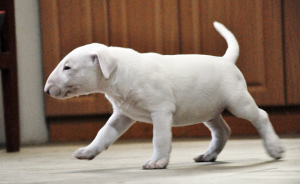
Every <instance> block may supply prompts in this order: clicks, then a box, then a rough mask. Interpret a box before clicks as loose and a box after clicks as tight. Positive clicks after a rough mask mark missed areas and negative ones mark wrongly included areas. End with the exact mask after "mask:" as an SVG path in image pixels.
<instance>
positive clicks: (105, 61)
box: [93, 47, 118, 79]
mask: <svg viewBox="0 0 300 184" xmlns="http://www.w3.org/2000/svg"><path fill="white" fill-rule="evenodd" d="M93 57H94V59H95V60H98V62H99V64H100V68H101V71H102V73H103V75H104V77H105V78H106V79H108V78H109V76H110V74H111V73H112V72H113V71H114V69H115V68H116V67H117V65H118V59H117V58H116V57H115V56H113V55H112V54H111V53H110V52H109V50H108V48H105V47H102V48H98V49H96V50H95V52H94V53H93Z"/></svg>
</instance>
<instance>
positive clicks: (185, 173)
mask: <svg viewBox="0 0 300 184" xmlns="http://www.w3.org/2000/svg"><path fill="white" fill-rule="evenodd" d="M282 142H283V144H284V146H285V147H286V150H287V152H286V155H285V158H284V159H282V160H279V161H276V160H273V159H272V158H270V157H268V156H267V155H266V153H265V151H264V148H263V147H262V142H261V140H260V139H246V140H245V139H240V140H238V139H231V140H229V142H228V143H227V145H226V147H225V149H224V150H223V152H222V153H221V154H220V156H219V157H218V160H217V162H213V163H194V162H193V159H192V158H193V157H194V156H196V155H197V154H200V153H202V152H204V151H205V150H206V148H207V147H208V144H209V141H208V140H203V139H199V140H183V141H179V140H175V141H173V149H172V154H171V161H170V164H169V166H168V168H167V169H165V170H142V169H141V168H142V164H143V163H144V162H145V161H146V160H147V159H148V158H149V157H150V156H151V153H152V145H151V143H150V141H149V142H143V143H139V142H121V143H120V142H119V143H116V144H114V145H112V146H111V147H110V148H109V149H108V150H107V151H105V152H103V153H102V154H101V155H99V156H98V157H96V158H95V159H94V160H92V161H82V160H76V159H74V158H72V156H71V155H72V152H73V151H74V150H76V149H77V148H78V147H81V146H83V145H46V146H45V145H44V146H38V147H23V148H22V149H21V152H20V153H11V154H8V153H6V152H5V150H4V149H2V150H1V152H0V183H13V184H17V183H30V184H32V183H110V184H113V183H136V184H147V183H152V184H155V183H158V184H160V183H164V184H165V183H170V184H177V183H184V184H194V183H195V184H196V183H203V184H207V183H213V184H215V183H222V184H227V183H231V184H235V183H238V184H245V183H255V184H260V183H262V184H265V183H270V184H276V183H280V184H299V183H300V139H299V138H290V139H288V138H285V139H282Z"/></svg>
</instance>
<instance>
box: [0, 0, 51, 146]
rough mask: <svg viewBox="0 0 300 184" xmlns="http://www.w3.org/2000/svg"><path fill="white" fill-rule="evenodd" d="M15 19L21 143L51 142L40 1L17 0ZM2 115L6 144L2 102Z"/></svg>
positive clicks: (0, 124)
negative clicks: (46, 114)
mask: <svg viewBox="0 0 300 184" xmlns="http://www.w3.org/2000/svg"><path fill="white" fill-rule="evenodd" d="M15 19H16V39H17V59H18V80H19V108H20V129H21V132H20V133H21V143H22V144H35V143H42V142H46V141H47V140H48V131H47V127H46V122H45V116H44V102H43V80H42V56H41V36H40V23H39V1H38V0H26V1H24V0H15ZM1 90H2V89H1ZM1 99H2V98H1ZM0 114H1V115H0V143H4V142H5V138H4V130H3V129H4V125H3V124H4V122H3V107H2V100H1V101H0Z"/></svg>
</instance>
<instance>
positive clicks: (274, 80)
mask: <svg viewBox="0 0 300 184" xmlns="http://www.w3.org/2000/svg"><path fill="white" fill-rule="evenodd" d="M179 2H180V18H181V19H180V22H181V27H180V29H181V48H182V53H201V54H209V55H217V56H222V55H223V54H224V53H225V51H226V48H227V45H226V42H225V40H224V39H223V38H222V37H221V36H220V35H219V33H217V32H216V31H215V30H214V27H213V25H212V23H213V22H214V21H219V22H221V23H223V24H224V25H225V26H226V27H227V28H229V29H230V30H231V31H232V32H233V34H234V35H235V36H236V38H237V40H238V42H239V45H240V57H239V59H238V61H237V66H238V68H239V69H240V70H241V71H242V73H243V74H244V76H245V78H246V81H247V84H248V89H249V91H250V93H251V94H252V96H253V97H254V98H255V100H256V102H257V103H258V104H259V105H284V103H285V98H284V81H283V80H284V77H283V50H282V23H281V1H280V0H263V1H261V0H248V1H240V0H213V1H193V0H186V1H179Z"/></svg>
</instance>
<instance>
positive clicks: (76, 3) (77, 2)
mask: <svg viewBox="0 0 300 184" xmlns="http://www.w3.org/2000/svg"><path fill="white" fill-rule="evenodd" d="M40 12H41V28H42V42H43V63H44V79H45V81H46V79H47V78H48V76H49V75H50V73H51V72H52V70H53V69H54V68H55V67H56V65H57V64H58V63H59V62H60V60H61V59H62V58H63V57H64V56H65V55H66V54H68V53H69V52H70V51H71V50H73V49H75V48H76V47H78V46H82V45H84V44H88V43H91V42H101V43H104V44H108V43H109V41H108V39H109V37H108V26H107V25H108V22H107V3H106V1H97V0H86V1H81V0H63V1H60V0H51V1H48V0H41V1H40ZM91 12H92V13H91ZM45 103H46V115H47V116H60V115H85V114H99V113H109V112H111V107H110V105H109V103H108V102H107V100H106V99H105V97H104V96H103V95H102V94H92V95H88V96H82V97H79V98H72V99H68V100H56V99H54V98H51V97H50V96H49V95H46V96H45Z"/></svg>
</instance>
